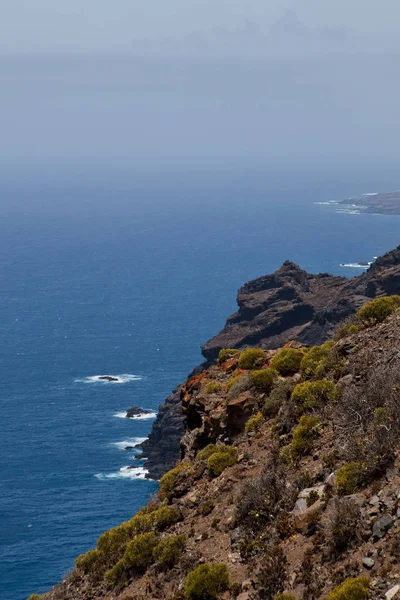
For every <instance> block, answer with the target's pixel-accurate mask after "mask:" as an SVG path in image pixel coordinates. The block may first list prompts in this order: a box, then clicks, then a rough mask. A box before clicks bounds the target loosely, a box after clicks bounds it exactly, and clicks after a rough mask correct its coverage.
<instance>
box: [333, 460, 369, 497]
mask: <svg viewBox="0 0 400 600" xmlns="http://www.w3.org/2000/svg"><path fill="white" fill-rule="evenodd" d="M364 472H365V468H364V466H363V465H362V464H361V463H359V462H351V463H346V464H345V465H343V466H342V467H340V469H339V470H338V471H337V473H336V488H337V491H338V493H339V494H340V495H341V496H346V495H348V494H354V493H355V492H356V491H357V490H358V489H359V488H360V486H361V484H362V480H363V476H364Z"/></svg>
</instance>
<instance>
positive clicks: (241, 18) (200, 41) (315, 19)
mask: <svg viewBox="0 0 400 600" xmlns="http://www.w3.org/2000/svg"><path fill="white" fill-rule="evenodd" d="M399 17H400V5H399V3H398V0H380V1H379V2H376V0H268V2H265V0H112V1H111V0H68V2H66V1H65V0H35V1H32V0H2V2H1V18H0V53H3V54H4V53H6V54H9V53H32V52H35V53H49V52H50V53H55V52H74V53H82V52H97V53H99V52H103V53H111V52H113V53H118V52H119V53H123V52H129V51H132V49H133V50H134V51H136V52H137V51H140V49H142V50H144V49H145V50H146V51H150V50H151V51H152V52H155V53H156V52H157V50H158V51H160V52H161V51H165V50H166V47H165V45H166V43H167V45H168V44H169V45H170V46H173V48H170V50H171V51H172V50H173V49H174V50H175V51H177V52H179V50H181V51H184V50H185V48H186V49H188V48H189V49H191V50H192V51H194V50H197V52H199V53H201V52H202V50H203V51H204V48H202V45H203V46H207V44H211V46H212V51H223V50H224V49H225V51H228V52H241V51H243V45H246V44H245V41H246V39H245V38H246V35H247V38H248V39H247V43H248V44H250V42H253V45H252V48H251V49H252V51H253V52H255V53H260V52H261V53H262V52H263V51H266V50H265V46H268V43H267V41H266V40H265V39H263V40H262V39H257V43H255V38H265V37H269V36H270V35H271V30H272V33H273V34H274V32H275V37H274V41H275V42H276V37H277V35H276V33H277V32H278V33H280V34H281V36H282V35H283V34H284V33H286V34H288V35H289V37H292V38H294V39H292V40H291V42H290V41H289V42H288V39H285V42H286V44H285V46H287V45H288V44H289V46H290V49H291V50H293V51H294V52H295V51H296V50H297V49H298V46H299V43H300V40H299V38H300V37H303V38H305V37H309V38H313V39H314V42H315V44H314V46H318V44H317V42H319V44H320V45H323V43H324V42H327V41H328V42H329V41H330V42H332V44H331V46H333V40H334V39H335V36H334V34H335V33H336V34H337V37H336V42H337V45H340V44H341V43H342V44H343V41H344V40H345V39H346V38H349V39H350V40H351V43H353V44H354V45H355V46H356V47H357V48H359V47H360V46H361V47H362V46H363V44H364V46H365V47H367V45H368V44H369V43H370V42H371V38H373V39H374V40H375V41H376V43H377V44H378V43H380V44H382V43H383V44H384V46H385V47H386V46H387V45H388V44H389V45H390V44H393V45H395V46H396V45H397V46H399V44H400V41H398V40H397V37H398V36H397V28H398V21H399ZM285 19H286V21H285ZM294 19H298V20H299V23H298V26H297V27H296V25H294V24H293V22H294ZM285 28H286V31H285ZM228 38H229V44H227V40H228ZM309 41H310V40H309ZM140 42H142V44H143V43H144V44H143V45H144V47H145V48H143V47H142V48H140V45H141V44H140ZM195 42H197V47H196V44H195ZM303 42H304V39H303ZM351 43H350V42H349V45H351ZM146 44H147V46H146ZM227 45H228V46H229V48H228V49H227V48H226V46H227ZM250 46H251V44H250ZM278 46H279V44H278ZM316 49H317V48H315V50H316ZM247 50H248V51H250V48H248V49H247ZM268 51H271V48H268ZM279 51H280V49H279V48H278V53H279Z"/></svg>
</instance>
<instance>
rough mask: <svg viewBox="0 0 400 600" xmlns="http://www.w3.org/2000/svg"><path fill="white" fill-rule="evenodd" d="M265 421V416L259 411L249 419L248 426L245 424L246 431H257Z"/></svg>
mask: <svg viewBox="0 0 400 600" xmlns="http://www.w3.org/2000/svg"><path fill="white" fill-rule="evenodd" d="M263 423H264V417H263V415H262V413H260V412H258V413H257V414H255V415H253V416H252V417H250V419H249V420H248V421H247V423H246V426H245V432H246V433H250V432H254V433H257V431H258V430H259V429H260V427H261V425H262V424H263Z"/></svg>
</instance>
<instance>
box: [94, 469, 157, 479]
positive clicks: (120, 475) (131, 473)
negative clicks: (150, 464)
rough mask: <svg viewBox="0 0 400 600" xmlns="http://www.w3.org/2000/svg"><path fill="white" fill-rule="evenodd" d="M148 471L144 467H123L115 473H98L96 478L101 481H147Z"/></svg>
mask: <svg viewBox="0 0 400 600" xmlns="http://www.w3.org/2000/svg"><path fill="white" fill-rule="evenodd" d="M147 473H148V470H147V469H145V468H144V467H131V466H129V465H128V466H126V467H121V468H120V470H119V471H116V472H115V473H96V475H95V477H96V478H97V479H99V480H100V481H104V480H106V479H146V475H147Z"/></svg>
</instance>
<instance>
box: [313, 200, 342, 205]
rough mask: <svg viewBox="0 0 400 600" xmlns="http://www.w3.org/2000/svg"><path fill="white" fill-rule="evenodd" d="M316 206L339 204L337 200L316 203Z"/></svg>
mask: <svg viewBox="0 0 400 600" xmlns="http://www.w3.org/2000/svg"><path fill="white" fill-rule="evenodd" d="M314 204H322V205H329V206H330V205H331V204H338V202H337V200H329V202H314Z"/></svg>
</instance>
